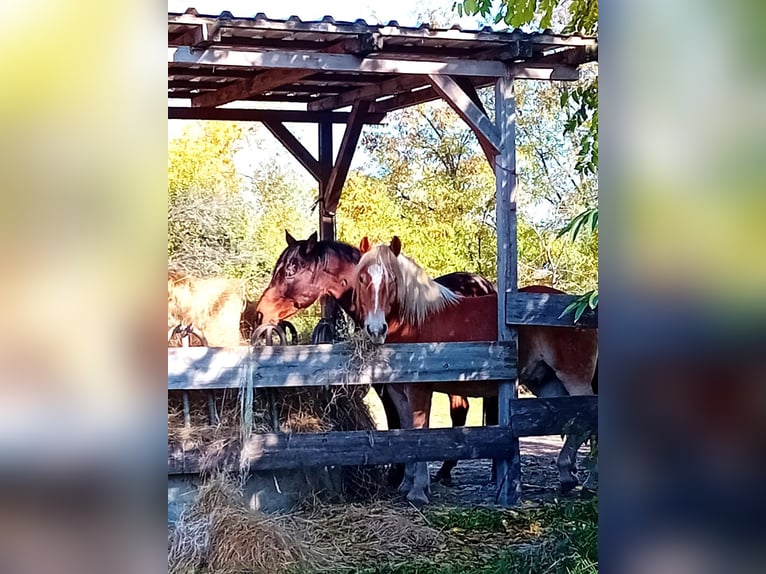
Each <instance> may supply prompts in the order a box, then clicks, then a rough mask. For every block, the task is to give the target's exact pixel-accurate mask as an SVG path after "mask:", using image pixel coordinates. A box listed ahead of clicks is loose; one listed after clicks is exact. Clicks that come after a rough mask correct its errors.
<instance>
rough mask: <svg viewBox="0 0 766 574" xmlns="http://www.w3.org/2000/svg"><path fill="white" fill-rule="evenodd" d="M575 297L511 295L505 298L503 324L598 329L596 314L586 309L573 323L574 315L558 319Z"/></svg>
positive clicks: (540, 294) (548, 294) (535, 294)
mask: <svg viewBox="0 0 766 574" xmlns="http://www.w3.org/2000/svg"><path fill="white" fill-rule="evenodd" d="M575 299H577V295H558V294H556V293H518V292H516V293H513V292H510V291H509V292H508V293H506V296H505V322H506V323H508V324H509V325H540V326H548V327H581V328H584V329H597V328H598V313H597V311H595V310H593V309H587V310H586V311H585V312H584V313H583V314H582V316H581V317H580V320H579V321H577V323H574V313H567V314H566V315H564V316H563V317H561V318H559V316H560V315H561V313H562V312H563V311H564V309H566V308H567V306H568V305H569V304H570V303H572V302H573V301H575Z"/></svg>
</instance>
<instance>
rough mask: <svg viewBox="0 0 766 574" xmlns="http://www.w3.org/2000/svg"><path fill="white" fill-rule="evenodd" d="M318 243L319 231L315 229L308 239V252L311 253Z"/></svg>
mask: <svg viewBox="0 0 766 574" xmlns="http://www.w3.org/2000/svg"><path fill="white" fill-rule="evenodd" d="M316 244H317V232H316V231H315V232H314V233H312V234H311V235H309V238H308V239H307V240H306V253H307V254H308V253H311V251H312V250H313V249H314V246H315V245H316Z"/></svg>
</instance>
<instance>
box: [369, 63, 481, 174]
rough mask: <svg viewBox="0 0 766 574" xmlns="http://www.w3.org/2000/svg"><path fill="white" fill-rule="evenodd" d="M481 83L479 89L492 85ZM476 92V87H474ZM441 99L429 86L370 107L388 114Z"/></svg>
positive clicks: (375, 111)
mask: <svg viewBox="0 0 766 574" xmlns="http://www.w3.org/2000/svg"><path fill="white" fill-rule="evenodd" d="M458 77H459V76H458ZM460 79H461V81H462V80H465V78H460ZM480 82H481V83H480V84H479V85H478V87H480V88H483V87H486V86H488V85H490V84H489V83H485V82H484V81H483V80H480ZM458 83H459V82H458ZM491 83H492V84H494V82H491ZM471 85H473V84H471ZM474 91H475V87H474ZM439 98H441V94H439V92H437V91H436V90H434V89H433V88H432V87H430V86H429V87H427V88H423V89H420V90H414V91H411V92H404V93H400V94H397V95H396V96H394V97H393V98H388V99H385V100H379V101H377V102H375V103H374V104H372V106H370V112H372V113H388V112H392V111H394V110H400V109H402V108H408V107H409V106H415V105H418V104H423V103H425V102H430V101H433V100H438V99H439ZM491 165H492V166H493V168H494V165H495V161H494V157H493V158H492V162H491Z"/></svg>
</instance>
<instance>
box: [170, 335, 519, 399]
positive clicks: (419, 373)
mask: <svg viewBox="0 0 766 574" xmlns="http://www.w3.org/2000/svg"><path fill="white" fill-rule="evenodd" d="M515 356H516V347H515V344H514V343H508V344H506V343H422V344H390V345H389V344H386V345H381V346H380V347H378V348H377V349H376V354H375V356H374V357H370V360H369V364H368V365H366V366H365V367H364V368H361V367H360V368H359V369H356V368H354V365H353V363H352V362H351V347H350V346H349V345H344V344H337V345H296V346H287V347H254V348H252V349H251V348H250V347H245V346H242V347H232V348H211V347H188V348H185V349H184V348H182V347H177V348H169V349H168V390H193V389H205V390H207V389H236V388H239V386H240V385H242V384H243V382H245V381H246V380H247V377H248V376H249V375H248V372H249V371H250V372H252V376H253V386H254V387H258V388H263V387H304V386H313V387H316V386H325V385H342V384H365V385H366V384H373V383H410V382H414V383H418V382H424V383H449V382H454V381H473V382H474V383H476V384H478V382H479V381H498V380H504V379H509V378H515V377H516V362H515Z"/></svg>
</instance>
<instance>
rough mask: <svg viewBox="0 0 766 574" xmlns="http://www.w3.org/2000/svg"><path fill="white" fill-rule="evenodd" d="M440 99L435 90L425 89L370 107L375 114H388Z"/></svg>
mask: <svg viewBox="0 0 766 574" xmlns="http://www.w3.org/2000/svg"><path fill="white" fill-rule="evenodd" d="M439 98H441V95H440V94H439V92H437V91H436V90H434V89H433V88H430V87H429V88H423V89H421V90H415V91H412V92H403V93H401V94H396V95H395V96H394V97H393V98H387V99H385V100H380V101H378V102H375V103H374V104H372V105H371V106H370V111H371V112H374V113H375V112H379V113H388V112H393V111H394V110H401V109H402V108H409V107H410V106H416V105H418V104H423V103H425V102H431V101H433V100H438V99H439Z"/></svg>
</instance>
